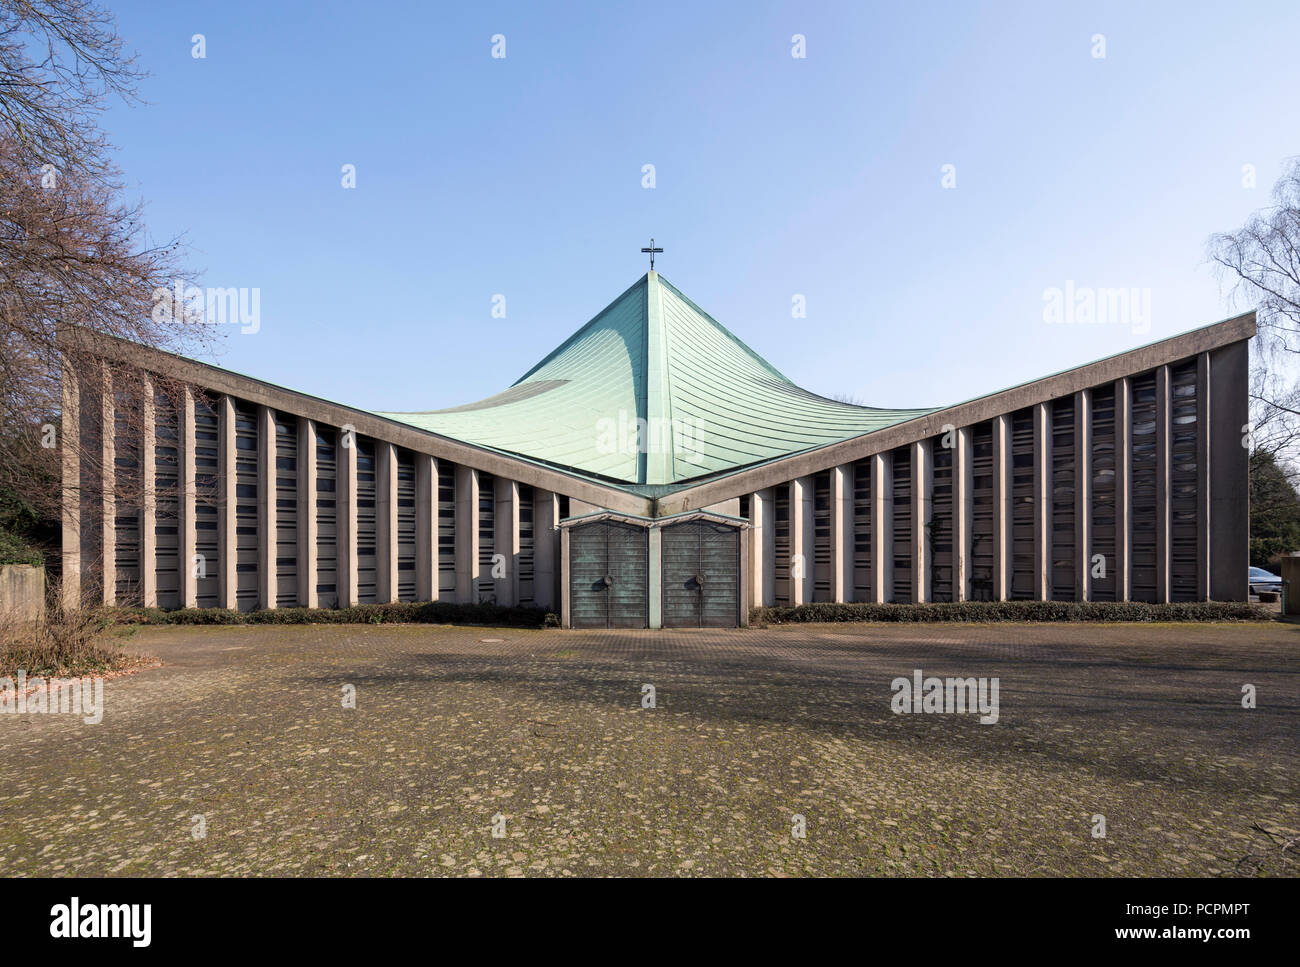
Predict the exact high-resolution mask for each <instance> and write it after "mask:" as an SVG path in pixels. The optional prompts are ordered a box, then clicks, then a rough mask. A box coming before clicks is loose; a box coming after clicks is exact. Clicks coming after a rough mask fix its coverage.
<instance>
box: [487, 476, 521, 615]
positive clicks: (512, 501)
mask: <svg viewBox="0 0 1300 967" xmlns="http://www.w3.org/2000/svg"><path fill="white" fill-rule="evenodd" d="M492 479H493V481H494V482H495V494H494V495H493V501H494V508H493V513H492V546H493V548H494V549H495V551H494V553H496V554H500V555H502V556H503V557H505V565H506V573H505V575H504V576H503V577H499V578H496V579H495V581H494V582H493V587H494V590H495V592H496V599H497V604H503V605H506V606H512V605H515V604H517V603H518V602H519V483H518V481H515V480H507V479H506V478H505V477H493V478H492Z"/></svg>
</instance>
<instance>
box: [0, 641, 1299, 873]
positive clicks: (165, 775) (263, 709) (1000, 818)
mask: <svg viewBox="0 0 1300 967" xmlns="http://www.w3.org/2000/svg"><path fill="white" fill-rule="evenodd" d="M126 643H127V647H129V648H130V649H132V650H135V651H140V652H143V653H148V654H152V655H156V656H158V657H159V658H161V659H162V660H163V662H164V664H163V665H162V666H161V667H158V668H153V669H149V670H146V671H143V672H141V673H139V674H136V675H133V676H130V677H125V678H119V679H113V680H110V681H108V682H106V683H105V686H104V703H105V714H104V718H103V721H102V722H101V723H100V724H98V725H86V724H84V723H83V722H82V721H81V720H80V719H79V718H76V717H74V716H72V715H43V716H38V715H0V775H2V776H3V783H2V784H0V875H5V876H13V875H60V874H81V875H94V876H98V875H123V876H126V875H142V874H162V875H170V874H180V875H212V874H220V875H227V876H230V875H238V876H256V875H276V874H280V875H285V874H288V875H294V874H308V875H416V876H423V875H444V874H454V875H484V876H500V875H548V876H562V875H592V874H596V875H608V874H615V875H618V874H623V875H670V874H689V875H717V874H742V875H808V874H818V875H844V874H848V875H863V874H865V875H924V876H939V875H958V876H962V875H1003V874H1027V875H1047V874H1065V875H1087V876H1131V875H1141V874H1153V875H1228V876H1231V875H1252V876H1253V875H1285V876H1295V875H1298V874H1300V859H1298V857H1300V843H1297V842H1292V843H1290V845H1288V841H1290V840H1292V838H1293V837H1296V836H1297V835H1298V834H1300V805H1298V803H1297V798H1298V797H1297V793H1298V791H1300V788H1298V787H1300V750H1298V749H1297V736H1298V735H1300V662H1298V661H1297V653H1298V651H1300V626H1295V625H1280V624H1278V625H1275V624H1254V625H1212V626H1205V625H1179V626H1155V627H1142V626H1135V625H1108V626H1088V625H1075V626H1041V625H986V626H952V625H913V626H909V625H897V624H893V625H866V626H846V625H835V626H829V625H823V626H810V625H804V626H790V627H780V628H773V629H768V630H740V631H728V632H653V633H652V632H607V633H586V632H564V631H555V630H549V631H520V630H517V629H485V628H445V627H428V626H382V625H380V626H361V627H357V626H354V627H340V626H315V627H312V626H305V627H293V626H286V627H279V628H268V627H234V628H149V629H140V630H138V631H137V632H136V633H135V634H133V635H132V636H131V637H129V638H128V639H126ZM918 668H919V669H922V670H923V671H924V673H925V674H926V675H927V676H929V675H936V676H962V677H979V676H986V677H993V676H996V677H997V678H998V679H999V683H1000V691H999V700H1000V701H999V706H1000V707H999V716H998V721H997V722H996V724H991V725H982V724H980V722H979V721H978V717H977V716H976V715H971V714H908V715H895V714H893V712H892V711H891V708H890V700H891V698H892V696H893V693H892V692H891V688H890V683H891V680H893V679H894V678H895V677H907V678H911V676H912V674H913V671H914V670H915V669H918ZM1244 684H1252V685H1254V686H1255V688H1256V690H1257V695H1258V707H1257V708H1254V709H1243V708H1242V706H1241V694H1242V686H1243V685H1244ZM644 685H653V686H654V689H655V698H656V705H657V707H656V708H653V709H646V708H643V707H642V695H643V686H644ZM345 686H353V687H355V697H356V702H355V706H356V707H355V708H345V707H344V704H343V701H342V699H343V697H344V694H345ZM1097 815H1103V816H1104V817H1105V832H1106V835H1105V838H1095V837H1094V836H1093V830H1094V823H1095V820H1094V816H1097ZM796 816H802V817H803V821H804V825H805V827H806V837H805V838H796V837H795V836H793V835H792V831H793V830H794V829H795V827H796V825H797V822H798V821H797V820H796V819H795V817H796ZM200 817H201V818H200ZM494 821H495V823H496V828H497V830H498V831H501V830H502V829H504V837H503V838H498V837H496V836H494V835H493V829H494ZM196 831H197V832H202V833H203V835H202V837H201V838H196V836H195V833H196Z"/></svg>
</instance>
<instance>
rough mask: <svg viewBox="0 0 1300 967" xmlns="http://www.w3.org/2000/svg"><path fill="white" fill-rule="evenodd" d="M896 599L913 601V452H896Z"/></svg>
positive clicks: (909, 449)
mask: <svg viewBox="0 0 1300 967" xmlns="http://www.w3.org/2000/svg"><path fill="white" fill-rule="evenodd" d="M891 483H892V486H893V489H894V546H893V554H894V595H893V598H892V599H891V600H893V601H896V602H898V603H900V604H906V603H907V602H909V601H911V600H912V448H911V447H899V448H898V449H897V450H895V451H894V476H893V480H892V481H891Z"/></svg>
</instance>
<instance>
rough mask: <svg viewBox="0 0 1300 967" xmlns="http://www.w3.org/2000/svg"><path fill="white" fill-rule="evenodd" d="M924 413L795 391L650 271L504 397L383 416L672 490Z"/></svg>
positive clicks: (467, 440) (624, 480)
mask: <svg viewBox="0 0 1300 967" xmlns="http://www.w3.org/2000/svg"><path fill="white" fill-rule="evenodd" d="M930 412H932V410H929V409H923V410H887V409H876V408H873V407H865V406H853V405H851V404H848V403H838V402H835V401H834V400H828V399H825V398H823V397H820V396H817V395H815V394H813V393H810V392H808V391H807V390H804V389H800V388H799V387H798V386H796V385H794V383H792V382H790V381H789V380H788V379H786V378H785V377H784V376H782V375H781V374H780V373H779V372H778V371H777V370H776V369H775V368H774V367H773V366H772V365H771V364H770V363H768V362H767V361H766V360H764V359H763V358H762V357H761V356H759V355H758V354H757V353H756V352H754V351H753V350H752V349H750V348H749V347H748V346H746V345H745V344H744V343H743V342H741V341H740V340H739V339H737V338H736V337H735V336H733V335H732V334H731V333H730V332H728V331H727V330H726V329H724V328H723V327H722V326H721V325H719V324H718V323H717V322H716V321H714V320H713V319H712V318H711V317H710V316H709V315H708V314H706V313H705V312H704V311H703V310H701V309H700V308H699V307H698V306H697V305H695V303H693V302H691V300H690V299H688V298H686V296H684V295H682V293H681V292H679V291H678V290H677V289H676V288H675V287H674V286H673V285H672V284H671V283H669V282H668V281H667V280H666V279H664V278H663V277H662V276H660V275H659V274H658V273H656V272H649V273H647V274H646V275H645V276H644V277H643V278H641V279H640V280H638V281H637V282H636V284H635V285H633V286H632V287H631V288H630V289H628V290H627V291H626V292H624V293H623V294H622V295H620V296H619V297H618V298H617V299H615V300H614V301H613V302H612V303H610V305H609V306H607V307H606V308H605V309H604V310H603V311H602V312H600V313H599V314H598V315H597V316H596V317H595V318H594V319H592V320H591V321H590V322H589V323H587V324H586V325H585V326H583V327H582V328H581V329H579V330H578V331H577V332H575V333H574V334H573V335H572V336H570V337H569V338H568V339H567V340H565V341H564V342H563V343H562V344H561V345H560V346H559V347H558V348H557V349H555V350H554V351H553V352H552V353H551V354H550V355H549V356H547V357H546V358H545V359H543V360H542V361H541V362H540V363H538V364H537V365H536V366H534V367H533V368H532V369H531V370H529V371H528V372H527V373H525V374H524V375H523V377H522V378H521V379H520V380H519V381H518V382H516V383H515V384H514V385H513V386H511V387H510V388H509V389H508V390H506V391H505V392H503V393H498V394H497V395H496V396H491V397H488V398H487V399H485V400H481V401H480V402H478V403H470V404H468V405H466V406H457V407H453V408H451V409H447V410H434V411H431V412H425V413H380V414H378V415H380V416H383V417H387V418H388V419H391V420H397V421H399V422H402V423H407V424H410V425H411V426H415V427H418V428H420V429H423V430H429V431H431V432H433V433H438V434H441V435H443V436H448V437H452V438H454V439H457V440H461V441H463V442H465V443H471V444H475V445H478V446H484V447H491V448H492V449H495V450H501V451H505V452H507V453H513V454H517V455H519V456H521V457H525V458H527V459H530V460H537V461H542V462H545V463H550V464H555V465H558V466H560V467H565V468H571V469H574V470H577V471H580V472H582V473H584V474H589V475H594V476H599V477H604V478H607V479H610V480H613V481H617V482H620V483H625V484H629V485H638V484H639V485H651V486H661V485H668V486H671V485H674V484H679V483H683V482H685V481H688V480H691V479H694V478H697V477H703V476H708V475H710V474H714V473H719V472H723V471H727V470H732V469H735V468H737V467H743V466H747V465H749V464H754V463H761V462H763V461H766V460H771V459H774V458H776V457H781V456H785V455H786V454H790V453H797V452H799V451H801V450H807V449H809V448H811V447H818V446H824V445H826V444H829V443H835V442H837V441H839V440H846V439H849V438H851V437H855V436H861V435H862V434H864V433H870V432H872V431H874V430H879V429H882V428H884V427H887V426H891V425H893V424H895V423H901V422H903V421H904V420H910V419H913V418H914V417H917V416H922V415H924V414H926V413H930ZM639 428H644V429H643V431H642V432H640V433H638V429H639Z"/></svg>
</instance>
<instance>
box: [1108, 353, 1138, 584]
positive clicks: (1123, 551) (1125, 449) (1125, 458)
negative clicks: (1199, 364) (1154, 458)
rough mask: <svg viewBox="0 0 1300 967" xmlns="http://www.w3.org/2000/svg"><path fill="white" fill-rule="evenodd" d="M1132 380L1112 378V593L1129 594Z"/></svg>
mask: <svg viewBox="0 0 1300 967" xmlns="http://www.w3.org/2000/svg"><path fill="white" fill-rule="evenodd" d="M1132 520H1133V382H1132V380H1130V379H1129V378H1128V377H1127V376H1125V377H1124V378H1123V379H1120V380H1117V381H1116V382H1115V560H1114V561H1108V562H1107V567H1110V566H1113V567H1114V568H1115V597H1116V599H1117V600H1119V601H1128V600H1130V599H1131V598H1132V597H1133V566H1132V564H1133V542H1132Z"/></svg>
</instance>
